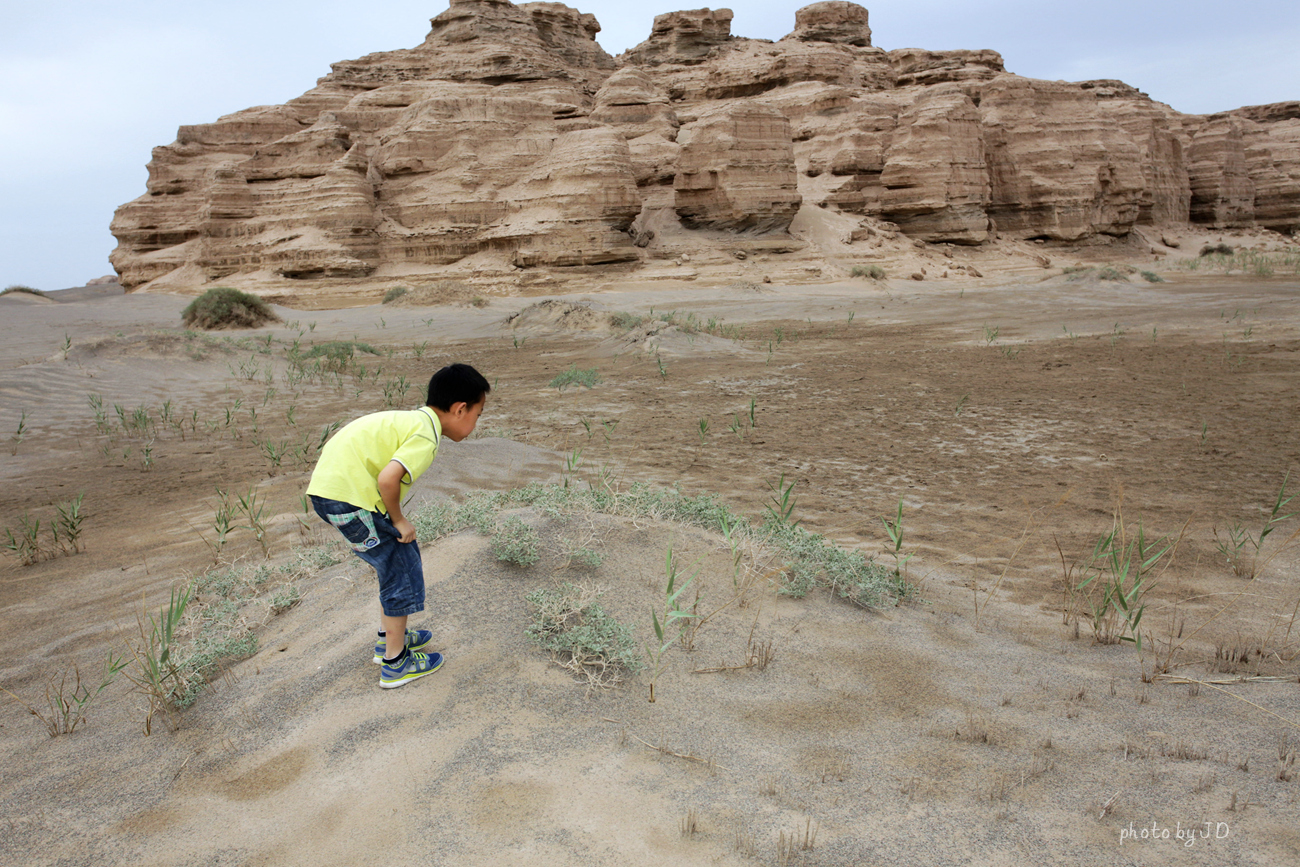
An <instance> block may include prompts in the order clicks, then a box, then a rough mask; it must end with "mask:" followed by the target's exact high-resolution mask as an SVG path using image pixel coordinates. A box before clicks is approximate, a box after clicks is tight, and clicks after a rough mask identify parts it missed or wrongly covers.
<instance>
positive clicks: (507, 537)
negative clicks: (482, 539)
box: [492, 517, 542, 566]
mask: <svg viewBox="0 0 1300 867" xmlns="http://www.w3.org/2000/svg"><path fill="white" fill-rule="evenodd" d="M541 544H542V540H541V537H540V536H538V535H537V531H536V530H534V529H533V528H532V527H530V526H528V525H527V524H525V523H524V522H523V519H522V518H519V517H510V518H507V519H506V520H505V521H503V522H502V523H500V524H499V525H497V528H496V530H495V531H494V532H493V533H492V553H493V554H495V555H496V558H497V559H498V560H501V561H503V562H506V563H513V564H515V565H516V566H531V565H533V564H534V563H536V562H537V560H538V559H539V555H538V553H537V549H538V548H539V547H541Z"/></svg>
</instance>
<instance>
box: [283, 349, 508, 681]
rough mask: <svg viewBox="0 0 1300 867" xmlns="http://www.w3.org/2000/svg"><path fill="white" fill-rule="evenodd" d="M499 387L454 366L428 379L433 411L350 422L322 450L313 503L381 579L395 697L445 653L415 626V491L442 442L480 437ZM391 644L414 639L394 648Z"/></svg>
mask: <svg viewBox="0 0 1300 867" xmlns="http://www.w3.org/2000/svg"><path fill="white" fill-rule="evenodd" d="M491 390H492V386H491V385H489V384H488V381H487V380H486V379H484V378H483V375H482V374H481V373H479V372H478V371H477V370H475V369H474V368H473V367H470V366H469V365H468V364H452V365H448V366H447V367H444V368H443V369H442V370H440V371H438V372H437V373H435V374H434V375H433V377H432V378H430V380H429V392H428V398H427V400H426V401H425V406H423V407H421V408H419V409H416V410H409V411H406V410H394V411H391V412H376V413H372V414H370V415H365V416H362V417H361V418H359V419H356V420H355V421H352V422H349V423H348V424H347V425H345V426H344V427H343V428H342V429H341V430H340V431H339V432H338V433H336V434H335V435H334V436H333V437H332V438H331V439H330V441H329V442H327V443H326V444H325V448H323V449H321V453H320V459H319V460H318V461H317V462H316V469H315V470H314V471H313V472H312V474H311V483H310V484H308V486H307V495H308V496H309V497H311V502H312V506H313V507H314V508H315V509H316V514H318V515H320V516H321V518H322V519H323V520H325V521H326V522H328V523H330V524H333V525H334V526H335V527H337V528H338V530H339V532H340V533H342V534H343V536H344V538H346V539H347V540H348V542H350V543H351V544H352V550H353V551H354V552H355V553H356V555H357V556H358V557H360V558H361V559H362V560H364V561H366V562H367V563H369V564H370V565H371V566H373V567H374V568H375V572H376V573H378V576H379V606H380V610H381V612H382V613H381V614H380V617H379V639H378V641H376V643H375V655H374V661H375V662H376V663H380V664H381V665H382V668H381V669H380V674H379V685H380V686H381V687H383V688H384V689H392V688H394V687H398V686H402V685H403V684H406V683H410V682H411V681H413V680H415V679H417V678H421V677H424V676H425V675H426V674H433V673H434V672H435V671H437V670H438V669H439V668H440V667H441V666H442V654H441V653H422V652H421V650H422V649H423V648H424V647H426V646H427V645H428V644H429V642H430V641H432V640H433V633H432V632H430V631H429V630H427V629H411V630H408V629H407V628H406V618H407V617H408V616H409V615H411V614H414V613H416V612H417V611H423V610H424V566H423V564H422V563H421V561H420V546H419V544H418V543H417V542H416V541H415V527H413V526H411V522H410V521H408V520H407V519H406V517H405V516H404V515H403V514H402V500H403V498H404V497H405V496H406V492H407V490H408V489H409V488H410V487H411V485H412V484H414V483H415V480H416V479H418V478H419V477H420V474H421V473H423V472H424V471H425V470H427V469H428V468H429V465H430V464H431V463H432V462H433V456H434V455H435V454H436V453H437V451H438V443H439V442H440V441H441V439H442V437H443V436H447V437H450V438H451V441H452V442H457V443H458V442H460V441H461V440H463V439H465V437H467V436H469V435H470V434H471V433H473V431H474V426H475V425H476V424H478V418H479V415H480V414H481V413H482V412H483V407H484V405H485V404H486V403H487V394H488V392H489V391H491ZM389 636H392V637H394V638H396V637H397V636H405V637H406V640H405V641H393V642H389V641H388V640H387V639H388V637H389Z"/></svg>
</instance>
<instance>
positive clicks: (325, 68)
mask: <svg viewBox="0 0 1300 867" xmlns="http://www.w3.org/2000/svg"><path fill="white" fill-rule="evenodd" d="M6 5H7V6H8V7H9V8H6V10H5V15H4V17H5V21H4V27H3V32H0V81H3V82H5V87H4V89H3V92H0V166H2V167H3V168H2V169H0V209H2V213H0V286H8V285H10V284H14V283H22V284H26V285H30V286H34V287H36V288H39V289H60V288H65V287H69V286H79V285H82V284H84V283H85V282H86V281H87V280H90V279H93V278H95V277H99V276H101V275H104V274H109V273H111V272H112V267H111V266H110V265H109V264H108V254H109V253H110V252H111V251H112V249H113V247H114V246H115V245H116V242H115V241H114V239H113V237H112V235H111V234H110V233H109V231H108V225H109V221H110V220H111V219H112V217H113V211H114V209H115V208H116V207H117V206H118V205H120V204H123V203H124V202H128V201H130V200H132V199H134V198H136V197H138V196H140V195H142V194H143V193H144V192H145V186H144V185H145V179H146V173H145V168H144V167H145V164H146V163H147V162H148V161H149V154H150V149H151V148H153V147H155V146H157V145H164V144H170V143H171V142H172V141H174V140H175V138H176V128H177V127H178V126H180V125H182V124H193V123H205V122H208V121H212V120H215V119H216V118H218V117H219V116H221V115H223V114H229V113H231V112H234V111H238V110H240V109H242V108H247V107H249V106H253V105H268V104H278V103H283V102H285V101H287V100H289V99H292V98H293V97H295V96H298V95H299V94H301V93H302V92H303V91H306V90H308V89H310V88H311V87H313V86H314V85H315V82H316V79H317V78H319V77H321V76H323V75H326V74H327V73H328V72H329V64H330V63H331V62H334V61H338V60H346V59H351V58H356V57H361V56H362V55H364V54H368V53H370V52H374V51H387V50H392V49H397V48H410V47H414V46H416V45H418V44H420V43H421V42H422V41H423V40H424V37H425V35H426V34H427V33H428V30H429V19H430V18H432V17H433V16H435V15H437V14H438V13H439V12H441V11H443V10H444V9H446V8H447V4H446V0H426V2H414V0H377V2H372V3H369V4H362V3H357V2H356V0H348V2H342V0H313V2H305V0H256V2H253V0H223V2H221V3H202V4H197V3H178V2H176V0H114V2H105V0H51V2H35V3H23V4H6ZM570 5H573V6H575V7H576V8H578V9H580V10H582V11H583V12H591V13H593V14H595V16H596V18H597V19H598V20H599V21H600V23H601V26H602V31H601V33H600V34H599V36H598V37H597V39H598V41H599V42H600V44H601V45H602V46H603V47H604V48H605V50H606V51H608V52H609V53H610V54H618V53H619V52H620V51H623V50H625V49H627V48H630V47H632V46H634V45H636V44H637V43H639V42H641V41H643V40H644V39H645V38H646V37H647V36H649V34H650V27H651V24H652V23H653V20H654V16H655V15H656V14H660V13H664V12H672V11H675V10H676V9H678V8H691V6H690V5H689V4H669V5H663V6H659V5H657V4H649V3H634V4H631V6H629V4H628V3H627V2H626V0H585V2H575V3H571V4H570ZM804 5H807V4H806V3H805V2H796V0H791V2H783V0H757V2H737V3H734V4H732V5H731V8H732V10H733V11H734V12H735V18H734V20H733V21H732V26H731V32H732V33H733V34H734V35H736V36H744V37H750V38H757V39H780V38H781V37H782V36H784V35H786V34H787V33H789V32H790V31H791V30H793V29H794V14H795V11H796V10H797V9H799V8H800V7H802V6H804ZM863 5H866V7H867V8H868V10H870V24H871V29H872V42H873V43H874V44H875V45H877V46H879V47H881V48H884V49H887V50H888V49H894V48H911V47H915V48H927V49H936V50H939V49H952V48H992V49H994V50H996V51H999V52H1001V53H1002V57H1003V59H1004V60H1005V62H1006V67H1007V69H1008V71H1010V72H1014V73H1017V74H1019V75H1025V76H1030V77H1033V78H1045V79H1053V80H1054V79H1064V80H1067V81H1080V80H1084V79H1089V78H1118V79H1121V80H1123V81H1126V82H1128V83H1129V84H1131V85H1133V86H1135V87H1137V88H1139V89H1140V90H1143V91H1145V92H1146V93H1148V94H1150V95H1151V96H1152V97H1153V98H1155V99H1158V100H1160V101H1161V102H1166V103H1168V104H1169V105H1171V106H1173V107H1174V108H1175V109H1177V110H1179V111H1183V112H1188V113H1194V114H1203V113H1209V112H1214V111H1224V110H1227V109H1231V108H1237V107H1239V106H1243V105H1258V104H1262V103H1269V102H1281V101H1284V100H1295V99H1300V50H1297V46H1300V2H1297V0H1240V2H1237V3H1233V4H1228V3H1222V2H1213V3H1211V2H1208V0H1092V2H1088V3H1071V4H1068V10H1067V8H1066V6H1067V4H1064V3H1061V2H1059V0H1057V2H1043V0H985V2H980V3H973V2H970V0H880V2H876V3H866V4H863ZM632 6H635V7H637V9H636V10H633V9H632ZM715 8H721V7H715ZM641 10H644V11H641Z"/></svg>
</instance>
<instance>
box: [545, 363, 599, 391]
mask: <svg viewBox="0 0 1300 867" xmlns="http://www.w3.org/2000/svg"><path fill="white" fill-rule="evenodd" d="M599 382H600V373H598V372H597V370H596V368H594V367H590V368H587V369H586V370H579V369H578V366H577V365H576V364H575V365H573V366H572V367H570V368H569V369H568V370H566V371H564V372H563V373H560V374H557V375H556V377H555V378H554V379H552V380H551V382H550V386H551V388H556V389H559V390H560V391H564V390H565V389H566V388H568V387H569V386H571V385H581V386H584V387H586V388H592V387H594V386H596V385H597V384H598V383H599Z"/></svg>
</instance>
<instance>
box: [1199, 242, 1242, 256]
mask: <svg viewBox="0 0 1300 867" xmlns="http://www.w3.org/2000/svg"><path fill="white" fill-rule="evenodd" d="M1234 252H1235V251H1234V250H1233V249H1232V247H1231V246H1230V245H1228V244H1224V243H1223V242H1219V243H1218V244H1206V245H1205V246H1204V247H1202V248H1201V252H1200V255H1201V256H1211V255H1218V256H1231V255H1232V254H1233V253H1234Z"/></svg>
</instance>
